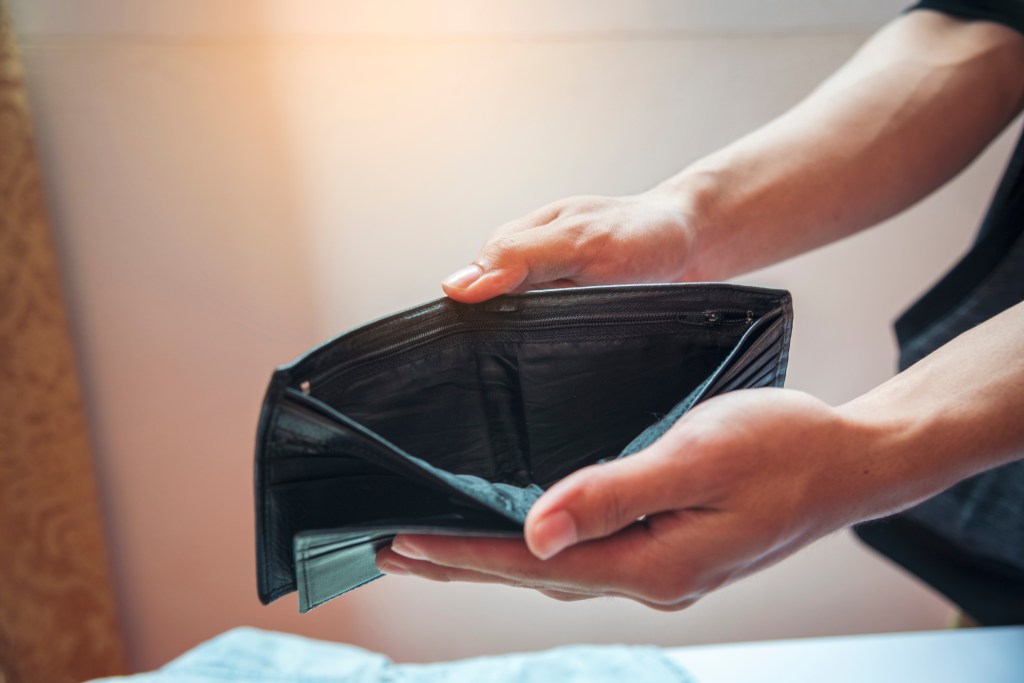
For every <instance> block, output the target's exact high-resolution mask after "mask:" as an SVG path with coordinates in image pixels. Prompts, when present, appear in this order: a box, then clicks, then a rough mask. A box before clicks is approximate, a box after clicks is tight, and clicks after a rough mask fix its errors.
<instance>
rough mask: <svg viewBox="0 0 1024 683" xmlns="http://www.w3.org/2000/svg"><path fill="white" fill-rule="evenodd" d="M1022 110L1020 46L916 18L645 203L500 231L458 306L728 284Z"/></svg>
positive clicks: (999, 35)
mask: <svg viewBox="0 0 1024 683" xmlns="http://www.w3.org/2000/svg"><path fill="white" fill-rule="evenodd" d="M1022 104H1024V36H1021V35H1020V34H1019V33H1017V32H1016V31H1014V30H1012V29H1009V28H1006V27H1004V26H1000V25H998V24H994V23H989V22H970V21H962V20H958V19H954V18H951V17H948V16H945V15H942V14H939V13H936V12H931V11H915V12H911V13H909V14H907V15H904V16H902V17H900V18H899V19H896V20H895V21H893V22H892V23H891V24H889V25H888V26H887V27H886V28H884V29H882V30H881V31H880V32H879V33H878V34H876V35H875V36H874V37H873V38H872V39H871V40H870V41H869V42H868V43H867V44H866V45H864V47H863V48H862V49H861V50H860V51H859V52H858V53H857V54H856V55H855V56H854V57H853V58H852V59H851V60H850V62H849V63H848V64H846V65H845V66H844V67H843V68H841V69H840V70H839V71H838V72H837V73H836V74H834V75H833V76H832V77H831V78H829V79H828V80H827V81H825V83H823V84H822V85H821V86H819V87H818V89H816V90H815V91H814V92H813V93H812V94H811V95H809V96H808V97H807V98H806V99H805V100H804V101H803V102H801V103H800V104H799V105H797V106H796V107H794V108H793V109H792V110H790V111H789V112H787V113H786V114H784V115H782V116H781V117H779V118H778V119H776V120H775V121H772V122H771V123H769V124H767V125H766V126H764V127H763V128H761V129H759V130H757V131H755V132H754V133H751V134H750V135H748V136H746V137H744V138H742V139H740V140H738V141H737V142H735V143H733V144H732V145H729V146H728V147H726V148H725V149H722V150H721V151H719V152H716V153H714V154H712V155H710V156H708V157H706V158H704V159H701V160H699V161H697V162H695V163H694V164H692V165H691V166H690V167H688V168H687V169H685V170H684V171H682V172H681V173H679V174H678V175H677V176H675V177H673V178H671V179H669V180H667V181H665V182H664V183H662V184H661V185H659V186H658V187H656V188H654V189H653V190H650V191H649V192H645V193H643V194H641V195H636V196H630V197H619V198H609V197H576V198H570V199H566V200H562V201H559V202H555V203H554V204H551V205H549V206H546V207H543V208H542V209H540V210H538V211H536V212H534V213H532V214H530V215H528V216H526V217H524V218H522V219H519V220H517V221H513V222H512V223H509V224H508V225H505V226H503V227H502V228H500V229H499V230H498V231H497V233H496V234H495V236H494V238H492V240H491V241H490V242H488V244H486V245H485V246H484V248H483V249H482V251H481V252H480V255H479V257H478V258H477V260H476V262H475V264H474V265H472V266H470V267H468V268H466V269H463V270H461V271H459V273H456V274H454V275H453V276H450V277H449V278H448V279H447V280H446V281H445V283H443V284H444V288H445V291H446V292H447V293H448V295H449V296H451V297H452V298H455V299H459V300H461V301H467V302H474V301H481V300H484V299H488V298H490V297H492V296H495V295H497V294H500V293H503V292H507V291H513V290H518V289H531V288H536V287H543V286H551V285H557V284H566V283H568V284H581V285H586V284H602V283H613V282H643V281H675V280H708V279H725V278H728V277H732V276H734V275H737V274H740V273H742V272H745V271H748V270H752V269H754V268H757V267H760V266H764V265H768V264H770V263H774V262H776V261H779V260H782V259H784V258H787V257H789V256H793V255H796V254H799V253H801V252H804V251H807V250H810V249H813V248H815V247H817V246H820V245H823V244H826V243H828V242H831V241H833V240H837V239H840V238H842V237H845V236H847V235H850V234H852V233H854V232H857V231H859V230H862V229H864V228H867V227H870V226H871V225H874V224H875V223H877V222H879V221H881V220H883V219H885V218H887V217H889V216H891V215H893V214H895V213H898V212H899V211H901V210H902V209H904V208H906V207H908V206H910V205H911V204H913V203H914V202H916V201H917V200H919V199H921V198H922V197H923V196H925V195H927V194H928V193H930V192H931V191H933V190H934V189H936V188H937V187H939V186H940V185H942V184H943V183H945V182H946V181H947V180H949V179H950V178H951V177H953V176H954V175H955V174H956V173H957V172H959V171H960V170H961V169H963V168H964V167H965V166H966V165H967V164H968V163H969V162H970V161H971V160H972V159H973V158H974V157H975V156H977V155H978V154H979V153H980V152H981V151H982V150H983V149H984V147H985V146H986V145H987V144H988V143H989V142H990V141H991V140H992V139H993V138H994V137H995V136H996V135H997V134H998V133H999V132H1000V131H1001V130H1002V129H1003V128H1004V127H1005V126H1006V125H1007V123H1008V122H1009V121H1010V120H1011V119H1012V118H1013V116H1014V115H1015V114H1016V113H1017V112H1018V111H1020V109H1021V107H1022Z"/></svg>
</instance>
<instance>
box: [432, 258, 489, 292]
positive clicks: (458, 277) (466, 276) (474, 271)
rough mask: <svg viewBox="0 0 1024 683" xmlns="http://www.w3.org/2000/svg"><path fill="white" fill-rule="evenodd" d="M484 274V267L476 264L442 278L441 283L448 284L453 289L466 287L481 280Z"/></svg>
mask: <svg viewBox="0 0 1024 683" xmlns="http://www.w3.org/2000/svg"><path fill="white" fill-rule="evenodd" d="M483 274H484V271H483V268H481V267H480V266H478V265H475V264H474V265H471V266H466V267H465V268H462V269H460V270H457V271H455V272H454V273H452V274H451V275H449V276H448V277H446V278H445V279H443V280H441V284H443V285H447V286H448V287H451V288H452V289H465V288H466V287H469V286H470V285H471V284H473V283H474V282H476V281H477V280H479V279H480V276H481V275H483Z"/></svg>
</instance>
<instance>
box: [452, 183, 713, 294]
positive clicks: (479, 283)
mask: <svg viewBox="0 0 1024 683" xmlns="http://www.w3.org/2000/svg"><path fill="white" fill-rule="evenodd" d="M681 204H682V202H681V200H680V198H679V196H678V195H677V196H672V195H670V194H669V193H668V192H664V191H658V190H652V191H650V192H647V193H644V194H640V195H635V196H629V197H571V198H569V199H563V200H561V201H558V202H554V203H553V204H549V205H547V206H545V207H543V208H541V209H539V210H537V211H534V212H533V213H531V214H529V215H527V216H525V217H524V218H521V219H519V220H516V221H513V222H511V223H508V224H507V225H504V226H502V227H501V228H499V229H498V230H497V232H495V234H494V235H493V236H492V237H491V239H490V241H489V242H487V244H486V245H484V247H483V249H482V250H481V251H480V254H479V256H478V257H477V259H476V261H475V262H474V263H473V264H472V265H470V266H467V267H466V268H463V269H462V270H459V271H457V272H456V273H453V274H452V275H449V276H448V277H447V278H445V280H444V281H443V282H442V287H443V288H444V291H445V293H446V294H448V296H450V297H451V298H453V299H456V300H458V301H463V302H465V303H476V302H479V301H484V300H486V299H490V298H491V297H494V296H497V295H498V294H504V293H507V292H517V291H525V290H528V289H541V288H547V287H559V286H574V285H578V286H583V285H597V284H612V283H616V284H620V283H632V282H672V281H676V280H679V279H681V278H682V277H683V273H684V265H685V262H686V257H687V255H688V253H689V251H690V247H691V243H692V241H693V234H692V229H691V227H690V224H691V223H692V221H691V220H688V219H687V217H686V215H685V212H684V211H682V210H681V208H680V207H681Z"/></svg>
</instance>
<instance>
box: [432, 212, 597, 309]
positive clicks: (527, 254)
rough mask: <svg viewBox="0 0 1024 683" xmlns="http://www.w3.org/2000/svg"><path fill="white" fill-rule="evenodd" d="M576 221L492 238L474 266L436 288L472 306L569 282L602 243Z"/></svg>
mask: <svg viewBox="0 0 1024 683" xmlns="http://www.w3.org/2000/svg"><path fill="white" fill-rule="evenodd" d="M578 220H579V219H578V218H575V217H574V218H569V219H562V220H555V221H554V222H552V223H549V224H547V225H545V226H543V227H538V228H536V229H533V230H525V231H522V232H515V233H508V234H505V235H503V236H501V237H498V238H496V239H493V240H491V241H490V242H488V243H487V244H486V245H484V247H483V249H482V250H481V251H480V254H479V256H477V258H476V260H475V262H474V263H472V264H471V265H469V266H467V267H465V268H463V269H461V270H459V271H456V272H455V273H453V274H452V275H449V276H448V277H447V278H445V279H444V281H442V283H441V286H442V288H443V289H444V291H445V293H446V294H447V295H448V296H450V297H451V298H453V299H456V300H457V301H462V302H464V303H477V302H480V301H485V300H487V299H490V298H492V297H495V296H497V295H499V294H506V293H508V292H512V291H516V290H517V289H518V290H522V289H530V288H534V287H536V286H537V285H538V284H539V283H544V282H551V281H559V280H569V281H573V282H574V281H576V279H577V277H578V276H579V275H580V273H581V272H582V270H583V269H584V268H585V266H586V265H587V264H589V263H590V262H592V261H593V260H594V258H595V257H596V255H597V254H599V253H600V251H601V248H602V245H603V244H604V243H605V241H606V233H605V232H604V231H601V230H591V229H588V226H587V225H585V224H580V223H579V222H578Z"/></svg>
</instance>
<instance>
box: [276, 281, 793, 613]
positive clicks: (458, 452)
mask: <svg viewBox="0 0 1024 683" xmlns="http://www.w3.org/2000/svg"><path fill="white" fill-rule="evenodd" d="M792 320H793V314H792V305H791V299H790V296H789V293H788V292H785V291H781V290H773V289H763V288H756V287H746V286H740V285H729V284H703V283H702V284H666V285H623V286H612V287H582V288H572V289H554V290H545V291H536V292H527V293H525V294H510V295H506V296H501V297H498V298H496V299H492V300H490V301H486V302H484V303H480V304H462V303H459V302H456V301H453V300H451V299H439V300H437V301H433V302H430V303H427V304H424V305H422V306H418V307H416V308H411V309H409V310H406V311H403V312H401V313H396V314H394V315H391V316H389V317H386V318H383V319H380V320H377V321H376V322H372V323H370V324H368V325H364V326H362V327H359V328H357V329H355V330H352V331H351V332H348V333H346V334H343V335H341V336H339V337H336V338H335V339H333V340H331V341H328V342H327V343H325V344H323V345H322V346H320V347H318V348H315V349H313V350H312V351H310V352H308V353H307V354H305V355H304V356H302V357H301V358H299V359H298V360H296V361H294V362H293V363H291V364H290V365H286V366H283V367H280V368H278V369H277V370H276V371H275V372H274V374H273V377H272V378H271V381H270V386H269V388H268V389H267V393H266V397H265V399H264V402H263V410H262V414H261V416H260V421H259V429H258V434H257V442H256V562H257V575H258V589H259V597H260V600H261V601H262V602H263V603H264V604H267V603H269V602H271V601H273V600H276V599H277V598H279V597H281V596H282V595H285V594H287V593H290V592H292V591H295V590H298V593H299V609H300V611H302V612H305V611H307V610H309V609H312V608H313V607H316V606H318V605H320V604H323V603H324V602H326V601H328V600H330V599H332V598H334V597H337V596H339V595H341V594H342V593H345V592H346V591H349V590H352V589H353V588H356V587H358V586H361V585H363V584H365V583H367V582H369V581H372V580H374V579H376V578H378V577H380V576H381V574H380V572H379V571H378V570H377V567H376V565H375V563H374V557H375V555H376V552H377V551H378V550H379V549H380V548H381V547H383V546H386V545H387V544H388V543H390V541H391V539H392V538H393V537H394V536H395V534H397V533H401V532H415V533H437V534H458V535H486V536H521V535H522V529H523V522H524V520H525V519H526V513H527V511H528V510H529V508H530V506H531V505H532V504H533V503H534V501H536V500H537V498H539V497H540V495H541V494H542V493H543V492H544V490H545V489H546V488H548V487H549V486H551V485H552V484H553V483H555V482H556V481H558V480H559V479H562V478H563V477H565V476H566V475H568V474H570V473H572V472H573V471H575V470H577V469H579V468H581V467H585V466H587V465H591V464H594V463H600V462H604V461H608V460H611V459H614V458H619V457H623V456H627V455H629V454H631V453H634V452H636V451H639V450H641V449H643V448H644V447H646V446H647V445H649V444H650V443H652V442H653V441H654V440H655V439H657V438H658V437H659V436H661V434H663V433H664V432H665V431H666V430H667V429H668V428H669V427H671V426H672V424H673V423H674V422H675V421H676V420H677V419H679V417H680V416H681V415H683V414H684V413H686V411H688V410H689V409H690V408H691V407H692V406H693V405H695V404H696V403H698V402H699V401H702V400H705V399H707V398H710V397H712V396H716V395H718V394H721V393H724V392H727V391H732V390H734V389H742V388H748V387H764V386H782V384H783V381H784V379H785V374H786V364H787V359H788V353H789V340H790V334H791V331H792Z"/></svg>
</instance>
